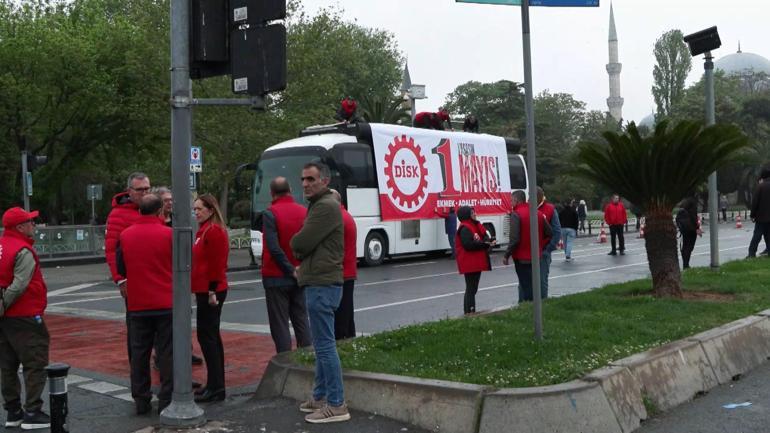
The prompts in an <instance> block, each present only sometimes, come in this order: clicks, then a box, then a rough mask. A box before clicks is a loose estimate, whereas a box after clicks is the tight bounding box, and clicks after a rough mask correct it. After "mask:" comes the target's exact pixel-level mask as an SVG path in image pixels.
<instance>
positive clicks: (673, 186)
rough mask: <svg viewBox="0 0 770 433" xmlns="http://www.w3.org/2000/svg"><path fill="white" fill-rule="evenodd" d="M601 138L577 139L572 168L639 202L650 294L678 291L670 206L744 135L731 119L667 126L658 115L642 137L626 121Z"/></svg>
mask: <svg viewBox="0 0 770 433" xmlns="http://www.w3.org/2000/svg"><path fill="white" fill-rule="evenodd" d="M604 140H605V141H606V143H592V142H583V143H581V144H580V145H579V150H578V155H577V159H578V161H579V162H580V163H581V165H580V166H579V167H578V168H577V172H578V173H579V174H580V175H582V176H584V177H586V178H587V179H590V180H593V181H595V182H598V183H601V184H603V185H605V186H606V187H608V188H611V189H613V190H614V191H617V192H618V193H619V194H620V195H621V196H623V197H624V198H626V199H628V200H629V201H630V202H632V203H634V204H636V205H637V206H639V207H640V208H641V210H642V212H643V213H644V215H645V217H646V221H647V222H646V226H645V238H644V241H645V248H646V250H647V260H648V261H649V266H650V272H651V274H652V285H653V291H654V294H655V295H656V296H659V297H663V296H669V297H680V296H681V294H682V286H681V274H680V271H679V256H678V252H677V245H676V227H675V226H674V223H673V221H672V218H671V215H672V213H673V209H674V206H676V205H677V203H679V202H680V201H681V200H682V199H683V198H684V197H685V196H687V195H688V194H691V193H692V192H693V191H695V189H696V188H697V187H698V186H699V185H700V184H701V183H703V182H704V181H705V180H706V178H707V177H708V175H709V174H710V173H711V172H713V171H714V170H716V169H717V168H718V167H719V166H720V165H722V164H723V163H725V162H726V161H728V160H729V158H730V157H732V156H733V155H734V154H735V153H736V152H738V151H740V150H741V149H743V148H744V147H746V146H747V145H748V140H747V138H746V136H745V135H743V133H741V131H740V129H739V128H737V127H736V126H734V125H724V124H720V125H714V126H710V127H707V128H704V127H703V126H702V125H701V124H700V123H698V122H691V121H682V122H679V123H678V124H676V126H674V127H673V128H669V123H668V121H662V122H660V123H658V125H657V126H656V127H655V131H654V132H653V134H652V135H650V136H647V137H642V136H641V135H640V134H639V131H638V129H637V128H636V125H635V124H633V123H632V124H630V125H629V127H628V130H627V131H626V132H625V133H623V134H618V133H615V132H606V133H605V134H604Z"/></svg>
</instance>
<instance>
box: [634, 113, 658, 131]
mask: <svg viewBox="0 0 770 433" xmlns="http://www.w3.org/2000/svg"><path fill="white" fill-rule="evenodd" d="M638 126H646V127H647V128H650V129H653V128H655V113H650V114H648V115H646V116H644V119H642V120H640V121H639V125H638Z"/></svg>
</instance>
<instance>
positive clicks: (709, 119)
mask: <svg viewBox="0 0 770 433" xmlns="http://www.w3.org/2000/svg"><path fill="white" fill-rule="evenodd" d="M713 59H714V58H713V57H711V51H706V63H705V64H704V69H705V70H706V73H705V78H706V83H705V84H706V125H709V126H710V125H713V124H714V123H716V120H715V115H714V62H713ZM718 201H719V197H718V196H717V172H716V171H714V172H713V173H711V174H710V175H709V239H710V241H711V242H710V246H711V268H712V269H719V225H718V224H717V218H719V217H718V216H717V212H719V210H718V209H717V204H718V203H717V202H718Z"/></svg>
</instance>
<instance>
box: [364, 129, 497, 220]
mask: <svg viewBox="0 0 770 433" xmlns="http://www.w3.org/2000/svg"><path fill="white" fill-rule="evenodd" d="M371 128H372V139H373V142H374V154H375V159H376V161H377V164H376V165H377V180H378V183H379V185H378V187H379V195H380V210H381V215H382V219H383V220H385V221H387V220H390V221H393V220H409V219H428V218H440V217H442V216H443V214H445V213H446V211H448V209H449V208H454V209H457V208H458V207H460V206H471V207H473V208H474V209H475V210H476V214H478V215H493V214H497V215H499V214H503V213H509V212H510V211H511V181H510V177H509V175H508V156H507V153H506V148H505V140H504V139H503V138H502V137H496V136H491V135H486V134H471V133H465V132H453V131H436V130H431V129H417V128H407V127H403V126H396V125H383V124H372V125H371Z"/></svg>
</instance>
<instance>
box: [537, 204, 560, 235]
mask: <svg viewBox="0 0 770 433" xmlns="http://www.w3.org/2000/svg"><path fill="white" fill-rule="evenodd" d="M537 210H538V212H542V213H543V215H545V220H546V221H548V224H552V223H553V214H554V213H556V206H554V205H553V204H551V203H548V202H547V201H543V203H542V204H541V205H540V206H538V208H537ZM550 241H551V236H548V237H547V238H545V242H546V244H547V243H548V242H550Z"/></svg>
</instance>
